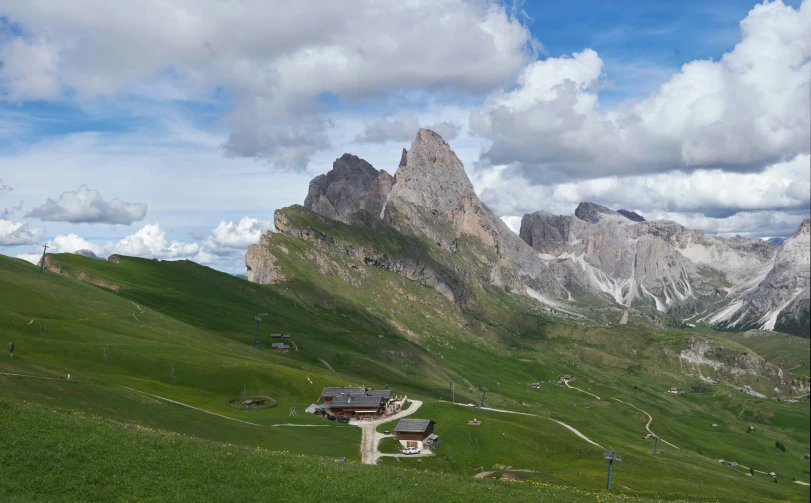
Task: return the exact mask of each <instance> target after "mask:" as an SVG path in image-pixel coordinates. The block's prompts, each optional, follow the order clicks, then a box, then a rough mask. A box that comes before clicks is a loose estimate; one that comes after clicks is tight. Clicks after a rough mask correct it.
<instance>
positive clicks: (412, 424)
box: [394, 419, 438, 450]
mask: <svg viewBox="0 0 811 503" xmlns="http://www.w3.org/2000/svg"><path fill="white" fill-rule="evenodd" d="M434 424H436V423H435V422H434V421H431V420H430V419H401V420H400V422H399V423H397V426H395V427H394V432H395V433H396V434H397V440H399V441H400V444H402V446H403V447H416V448H417V449H420V450H421V449H424V448H425V447H427V444H428V443H432V444H433V443H435V442H436V439H437V438H438V437H437V436H436V435H434ZM429 437H431V440H430V441H429Z"/></svg>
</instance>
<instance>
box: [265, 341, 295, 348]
mask: <svg viewBox="0 0 811 503" xmlns="http://www.w3.org/2000/svg"><path fill="white" fill-rule="evenodd" d="M270 346H271V347H272V348H273V349H290V346H288V345H287V344H285V343H283V342H274V343H272V344H271V345H270Z"/></svg>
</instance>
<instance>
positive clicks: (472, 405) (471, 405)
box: [467, 402, 479, 407]
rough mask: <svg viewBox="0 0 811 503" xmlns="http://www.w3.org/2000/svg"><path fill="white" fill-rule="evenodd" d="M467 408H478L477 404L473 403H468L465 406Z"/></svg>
mask: <svg viewBox="0 0 811 503" xmlns="http://www.w3.org/2000/svg"><path fill="white" fill-rule="evenodd" d="M467 406H468V407H478V406H479V404H477V403H475V402H470V403H469V404H467Z"/></svg>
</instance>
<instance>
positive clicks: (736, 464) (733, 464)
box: [729, 461, 738, 466]
mask: <svg viewBox="0 0 811 503" xmlns="http://www.w3.org/2000/svg"><path fill="white" fill-rule="evenodd" d="M729 466H738V463H736V462H734V461H733V462H732V463H730V464H729Z"/></svg>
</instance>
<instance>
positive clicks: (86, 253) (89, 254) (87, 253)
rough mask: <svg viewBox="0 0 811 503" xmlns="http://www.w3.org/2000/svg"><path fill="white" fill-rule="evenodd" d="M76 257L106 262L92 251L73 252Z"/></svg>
mask: <svg viewBox="0 0 811 503" xmlns="http://www.w3.org/2000/svg"><path fill="white" fill-rule="evenodd" d="M73 253H74V254H76V255H81V256H82V257H87V258H92V259H93V260H105V259H103V258H102V257H99V256H98V255H96V254H95V253H93V252H92V251H90V250H76V251H75V252H73Z"/></svg>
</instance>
